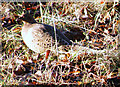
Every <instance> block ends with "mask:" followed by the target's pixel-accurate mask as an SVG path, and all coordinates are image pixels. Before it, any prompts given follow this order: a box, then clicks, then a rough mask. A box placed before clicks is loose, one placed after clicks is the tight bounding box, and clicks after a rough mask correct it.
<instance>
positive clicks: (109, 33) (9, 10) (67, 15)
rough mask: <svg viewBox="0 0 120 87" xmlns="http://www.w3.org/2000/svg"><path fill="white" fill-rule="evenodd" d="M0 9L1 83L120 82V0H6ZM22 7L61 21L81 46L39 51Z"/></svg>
mask: <svg viewBox="0 0 120 87" xmlns="http://www.w3.org/2000/svg"><path fill="white" fill-rule="evenodd" d="M0 12H1V14H2V18H1V19H2V24H1V27H2V34H1V36H2V37H1V38H2V39H1V44H2V53H1V57H0V85H4V86H5V85H21V86H22V85H29V86H30V85H36V86H37V85H38V86H40V85H43V86H55V85H58V86H97V87H98V86H109V87H110V86H111V87H112V86H120V35H119V32H120V2H119V3H118V2H85V3H83V2H31V3H30V2H29V3H28V2H19V3H18V2H11V3H10V2H8V3H6V2H2V3H1V5H0ZM22 12H29V13H31V14H33V15H34V18H35V19H36V21H37V22H40V23H45V24H49V25H52V26H54V25H55V26H56V27H57V28H58V29H60V31H61V32H63V33H64V34H65V35H66V36H67V37H68V38H69V39H70V40H72V41H73V42H75V43H78V44H80V45H81V46H80V48H79V50H76V51H75V50H74V51H73V50H72V49H70V50H69V51H68V52H62V53H59V52H58V54H57V56H56V52H55V51H52V50H51V51H47V52H45V53H41V54H40V55H39V56H36V53H34V52H33V51H31V50H30V49H29V48H28V47H26V45H25V44H24V42H23V40H22V37H21V33H20V32H21V26H22V22H21V21H20V20H19V16H18V15H20V14H21V13H22ZM83 47H84V49H83Z"/></svg>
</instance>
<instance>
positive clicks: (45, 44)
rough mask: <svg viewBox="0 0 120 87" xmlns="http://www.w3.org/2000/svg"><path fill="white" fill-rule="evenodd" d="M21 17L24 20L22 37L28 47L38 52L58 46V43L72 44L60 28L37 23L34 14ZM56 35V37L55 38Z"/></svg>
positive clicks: (59, 44) (60, 44)
mask: <svg viewBox="0 0 120 87" xmlns="http://www.w3.org/2000/svg"><path fill="white" fill-rule="evenodd" d="M20 19H22V20H23V23H24V25H23V26H22V31H21V34H22V38H23V41H24V42H25V44H26V45H27V47H29V49H31V50H33V51H34V52H36V53H42V52H45V51H46V50H50V49H53V48H56V45H57V46H58V47H59V46H62V45H72V42H71V41H70V40H69V39H68V38H67V37H66V36H65V35H64V34H62V32H60V30H58V29H56V33H55V29H54V27H52V26H50V25H47V24H42V23H37V22H36V21H35V20H34V18H33V17H32V15H30V14H24V15H23V16H22V17H21V18H20ZM55 35H56V38H55Z"/></svg>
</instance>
